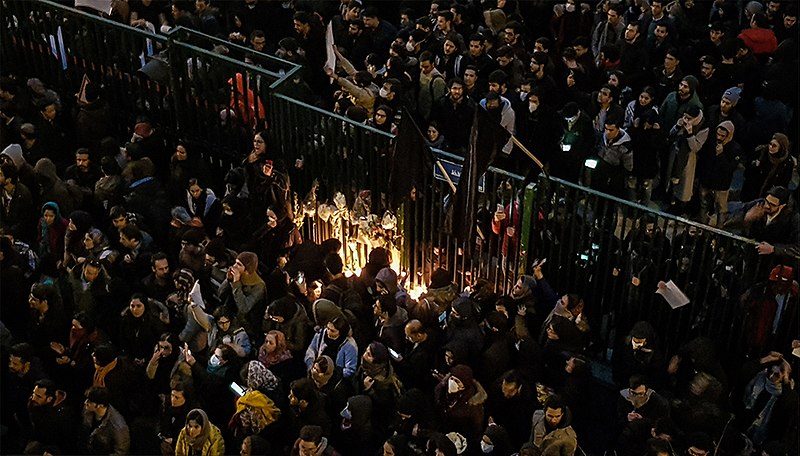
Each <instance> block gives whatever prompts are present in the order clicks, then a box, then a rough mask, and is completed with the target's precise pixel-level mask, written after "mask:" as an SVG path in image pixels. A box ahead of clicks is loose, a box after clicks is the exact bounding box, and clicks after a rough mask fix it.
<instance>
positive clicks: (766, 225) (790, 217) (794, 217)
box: [725, 187, 800, 259]
mask: <svg viewBox="0 0 800 456" xmlns="http://www.w3.org/2000/svg"><path fill="white" fill-rule="evenodd" d="M788 203H789V190H788V189H786V187H772V189H770V190H769V191H768V192H767V196H766V197H765V198H763V199H757V200H755V201H751V202H749V203H745V204H744V205H743V206H742V208H741V209H740V210H739V211H737V212H736V213H735V214H734V215H732V216H731V220H730V221H729V222H728V223H726V224H725V227H726V228H731V227H737V226H743V227H744V231H745V234H746V235H747V236H749V237H751V238H753V239H755V240H756V241H759V243H758V245H757V246H756V249H757V250H758V254H759V255H775V256H776V257H782V258H793V259H800V214H798V213H797V211H796V210H795V209H794V208H792V207H789V205H788Z"/></svg>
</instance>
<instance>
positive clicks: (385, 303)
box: [378, 295, 397, 317]
mask: <svg viewBox="0 0 800 456" xmlns="http://www.w3.org/2000/svg"><path fill="white" fill-rule="evenodd" d="M378 304H379V305H380V306H381V311H383V312H386V313H387V314H388V315H389V317H392V316H394V314H396V313H397V301H396V300H395V299H394V296H391V295H382V296H381V297H380V298H378Z"/></svg>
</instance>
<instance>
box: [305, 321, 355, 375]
mask: <svg viewBox="0 0 800 456" xmlns="http://www.w3.org/2000/svg"><path fill="white" fill-rule="evenodd" d="M326 335H327V329H322V330H321V331H317V333H316V334H314V338H313V339H311V343H310V344H309V345H308V349H307V350H306V356H305V362H306V369H311V366H312V365H313V364H314V360H315V359H317V358H318V357H320V356H322V353H323V352H324V351H325V347H326V346H327V345H326V344H325V336H326ZM339 337H345V339H344V340H343V341H342V344H341V345H339V349H338V350H337V353H336V360H335V361H336V367H338V368H339V369H342V376H343V377H344V378H350V377H352V376H353V375H355V373H356V369H357V368H358V346H357V345H356V341H355V340H354V339H353V338H352V337H350V336H347V335H346V334H341V335H340V336H339Z"/></svg>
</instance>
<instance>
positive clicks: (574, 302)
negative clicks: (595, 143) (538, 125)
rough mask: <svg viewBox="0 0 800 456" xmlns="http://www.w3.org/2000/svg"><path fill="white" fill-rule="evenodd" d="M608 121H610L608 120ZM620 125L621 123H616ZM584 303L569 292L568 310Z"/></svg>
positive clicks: (578, 296) (576, 295)
mask: <svg viewBox="0 0 800 456" xmlns="http://www.w3.org/2000/svg"><path fill="white" fill-rule="evenodd" d="M617 117H618V116H617ZM606 123H609V122H608V121H606ZM615 125H617V126H619V124H615ZM581 304H583V299H582V298H581V297H580V295H578V294H577V293H569V294H567V310H572V309H574V308H576V307H578V306H579V305H581Z"/></svg>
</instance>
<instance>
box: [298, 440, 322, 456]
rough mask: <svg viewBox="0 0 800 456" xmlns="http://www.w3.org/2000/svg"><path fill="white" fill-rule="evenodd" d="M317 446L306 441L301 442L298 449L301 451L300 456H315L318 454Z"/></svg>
mask: <svg viewBox="0 0 800 456" xmlns="http://www.w3.org/2000/svg"><path fill="white" fill-rule="evenodd" d="M317 446H318V445H317V444H316V443H314V442H306V441H305V440H300V444H299V445H298V449H299V450H300V456H314V455H315V454H317Z"/></svg>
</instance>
